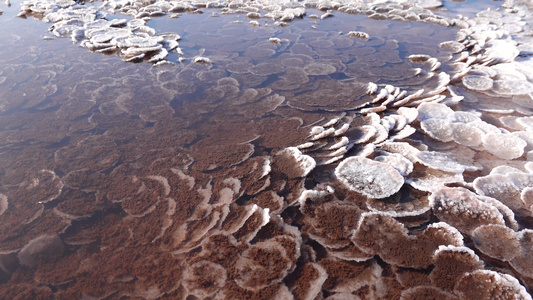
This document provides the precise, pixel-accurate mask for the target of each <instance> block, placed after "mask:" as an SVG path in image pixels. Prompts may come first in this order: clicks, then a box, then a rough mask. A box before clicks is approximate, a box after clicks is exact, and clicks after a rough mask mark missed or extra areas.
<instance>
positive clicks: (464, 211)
mask: <svg viewBox="0 0 533 300" xmlns="http://www.w3.org/2000/svg"><path fill="white" fill-rule="evenodd" d="M430 200H431V201H433V203H434V204H433V205H434V207H433V212H434V214H435V215H436V216H437V217H438V218H439V220H441V221H443V222H446V223H448V224H450V225H451V226H453V227H455V228H457V229H459V230H460V231H461V232H466V233H471V232H472V231H473V230H474V229H476V228H477V227H479V226H481V225H487V224H500V225H505V221H504V219H503V215H502V214H501V213H500V211H499V210H498V209H497V208H496V207H495V206H493V205H491V204H489V203H486V202H483V201H481V200H479V199H478V198H477V195H476V194H475V193H473V192H470V191H469V190H467V189H465V188H449V187H443V188H440V189H436V190H435V191H434V192H433V193H432V194H431V195H430Z"/></svg>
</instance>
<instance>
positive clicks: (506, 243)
mask: <svg viewBox="0 0 533 300" xmlns="http://www.w3.org/2000/svg"><path fill="white" fill-rule="evenodd" d="M472 237H473V241H474V245H475V247H476V248H477V249H478V250H479V251H481V252H482V253H483V254H485V255H488V256H490V257H492V258H495V259H498V260H502V261H507V262H509V261H511V260H513V259H514V258H515V257H516V256H517V255H518V254H519V253H520V252H521V249H520V248H521V247H520V239H519V237H518V235H517V234H516V232H515V231H514V230H512V229H511V228H509V227H507V226H503V225H499V224H489V225H481V226H479V227H477V228H476V229H474V231H473V232H472Z"/></svg>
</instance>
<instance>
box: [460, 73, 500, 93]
mask: <svg viewBox="0 0 533 300" xmlns="http://www.w3.org/2000/svg"><path fill="white" fill-rule="evenodd" d="M461 81H462V83H463V85H464V86H465V87H467V88H469V89H471V90H474V91H487V90H490V89H492V85H493V80H492V79H491V78H490V77H488V76H479V75H466V76H463V77H462V78H461Z"/></svg>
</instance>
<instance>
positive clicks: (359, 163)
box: [335, 157, 404, 199]
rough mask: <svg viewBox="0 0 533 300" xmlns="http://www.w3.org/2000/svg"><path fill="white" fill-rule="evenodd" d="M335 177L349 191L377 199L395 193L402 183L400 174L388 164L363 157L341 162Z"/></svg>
mask: <svg viewBox="0 0 533 300" xmlns="http://www.w3.org/2000/svg"><path fill="white" fill-rule="evenodd" d="M335 175H336V176H337V178H338V179H339V180H340V181H341V182H342V183H344V184H345V185H346V186H347V187H348V188H349V189H350V190H353V191H356V192H359V193H361V194H363V195H364V196H366V197H368V198H377V199H380V198H385V197H388V196H390V195H392V194H394V193H396V192H397V191H398V190H400V188H401V187H402V185H403V182H404V179H403V177H402V175H401V174H400V172H398V171H397V170H396V169H394V168H393V167H392V166H391V165H390V164H387V163H382V162H378V161H373V160H371V159H368V158H365V157H351V158H347V159H345V160H343V161H342V163H340V164H339V165H338V166H337V168H336V169H335Z"/></svg>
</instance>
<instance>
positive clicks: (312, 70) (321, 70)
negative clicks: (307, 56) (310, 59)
mask: <svg viewBox="0 0 533 300" xmlns="http://www.w3.org/2000/svg"><path fill="white" fill-rule="evenodd" d="M303 70H304V72H305V73H306V74H307V75H329V74H332V73H335V72H336V71H337V69H336V68H335V67H334V66H332V65H330V64H324V63H311V64H308V65H307V66H305V67H304V69H303Z"/></svg>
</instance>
